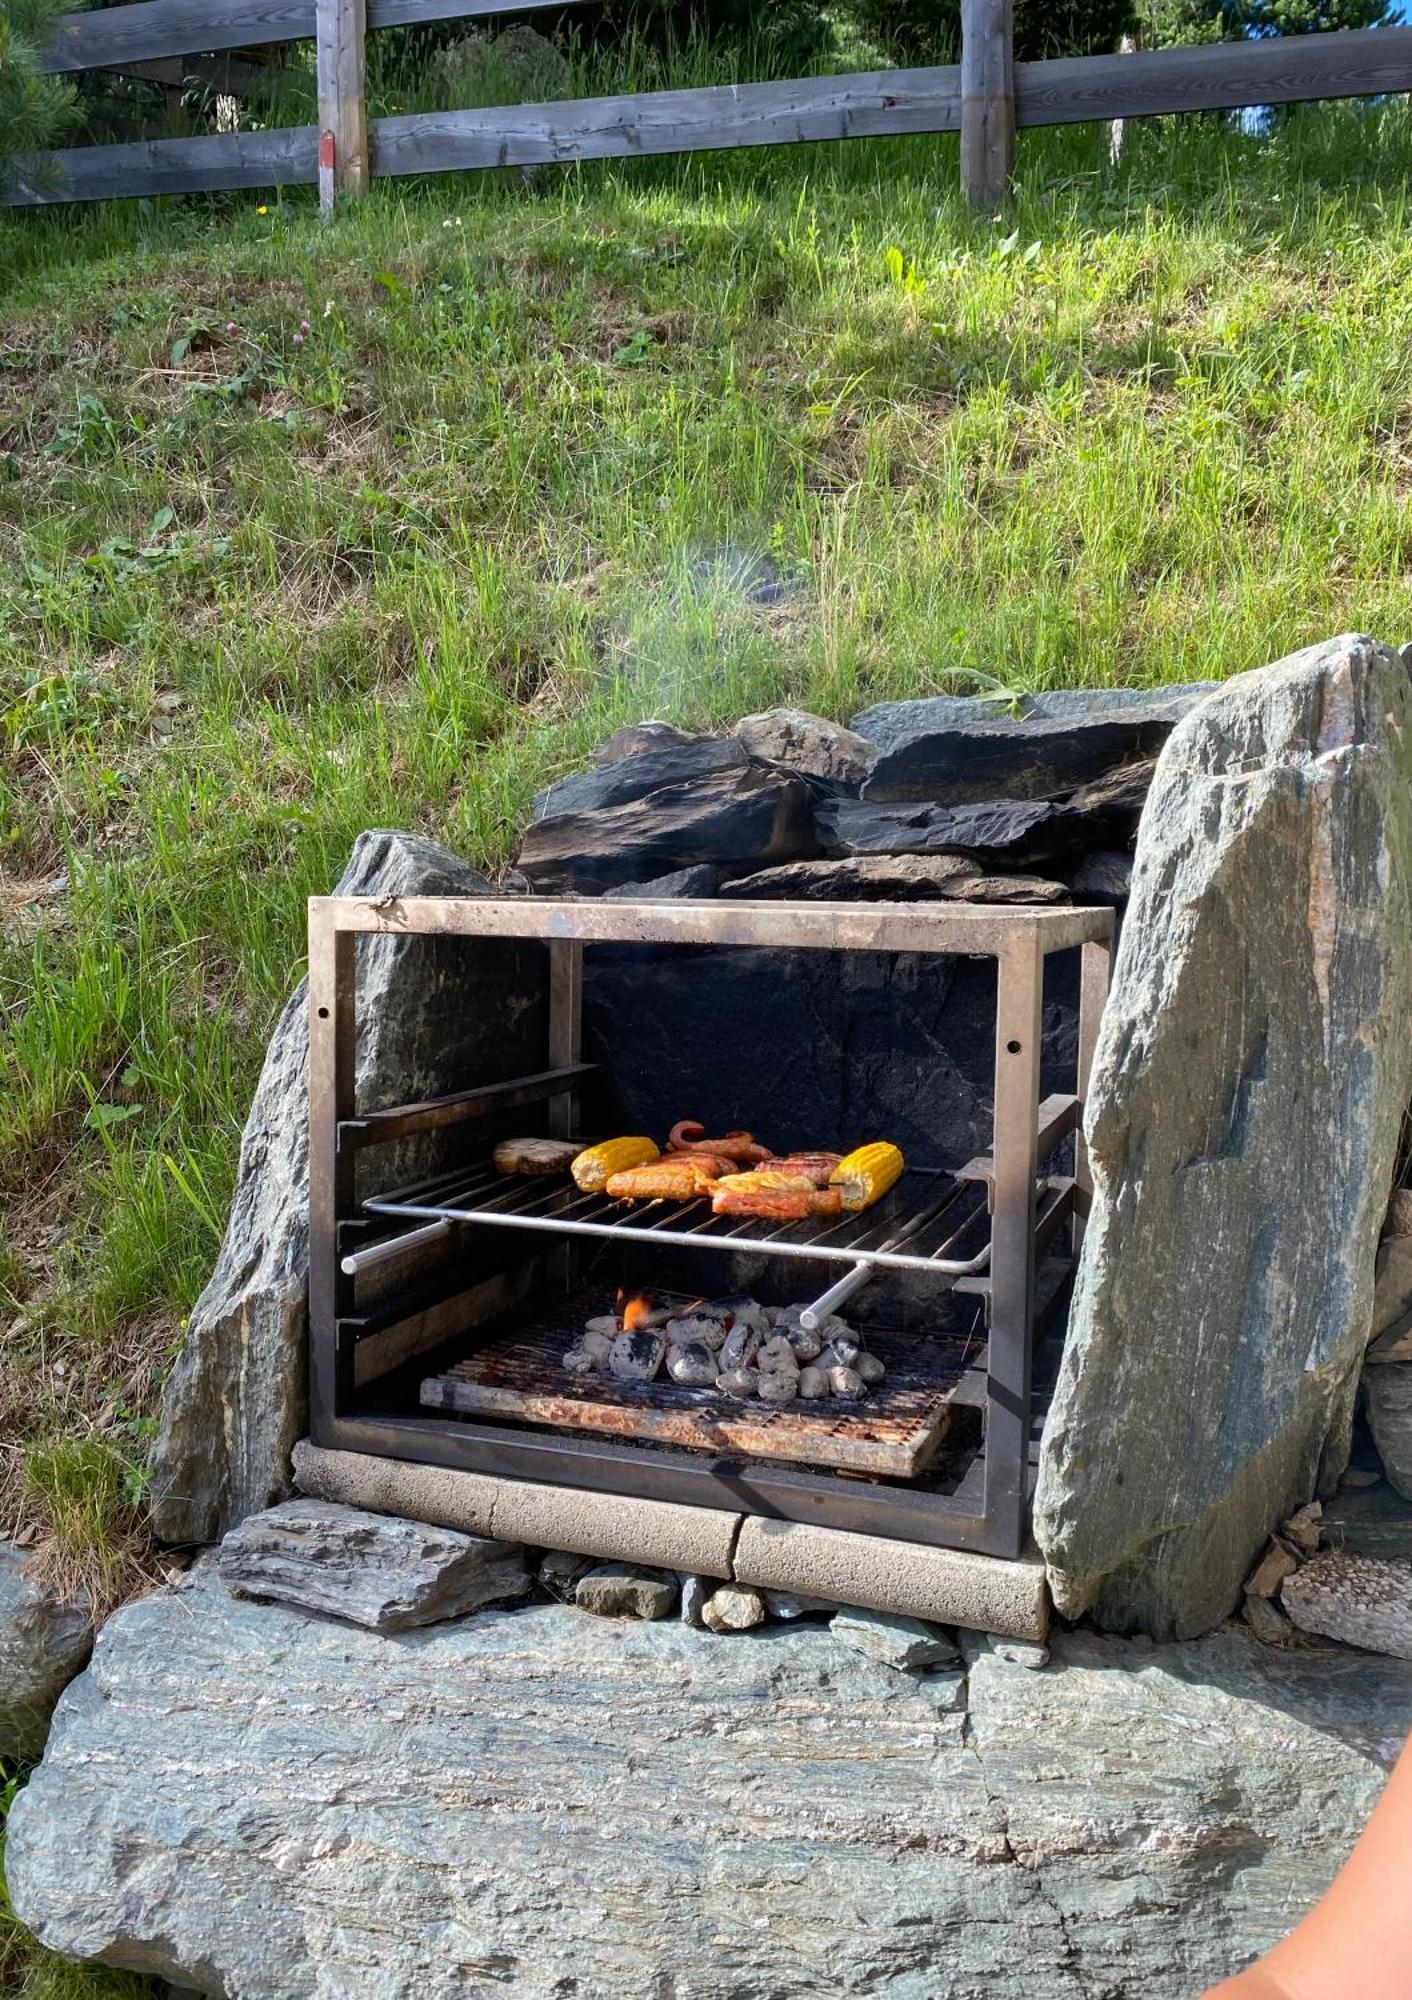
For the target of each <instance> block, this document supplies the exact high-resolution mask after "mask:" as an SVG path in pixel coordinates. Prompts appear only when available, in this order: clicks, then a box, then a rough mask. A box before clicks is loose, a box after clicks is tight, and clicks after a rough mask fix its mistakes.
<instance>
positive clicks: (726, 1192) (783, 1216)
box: [711, 1187, 843, 1222]
mask: <svg viewBox="0 0 1412 2000" xmlns="http://www.w3.org/2000/svg"><path fill="white" fill-rule="evenodd" d="M711 1210H712V1213H713V1214H715V1215H756V1216H759V1217H761V1218H762V1220H764V1221H767V1222H804V1221H805V1220H807V1218H808V1217H809V1216H811V1215H842V1213H843V1197H842V1195H841V1194H840V1193H839V1191H838V1189H837V1188H794V1189H788V1188H741V1187H734V1188H725V1187H718V1188H717V1189H716V1191H715V1193H714V1194H713V1195H712V1197H711Z"/></svg>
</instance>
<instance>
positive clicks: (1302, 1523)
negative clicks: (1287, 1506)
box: [1280, 1500, 1324, 1556]
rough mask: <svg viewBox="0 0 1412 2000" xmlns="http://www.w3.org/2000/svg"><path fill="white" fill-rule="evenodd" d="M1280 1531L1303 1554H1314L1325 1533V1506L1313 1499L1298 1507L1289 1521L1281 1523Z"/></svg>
mask: <svg viewBox="0 0 1412 2000" xmlns="http://www.w3.org/2000/svg"><path fill="white" fill-rule="evenodd" d="M1280 1533H1281V1535H1282V1536H1283V1537H1284V1539H1285V1540H1286V1541H1287V1542H1289V1543H1291V1544H1292V1546H1293V1547H1294V1548H1296V1549H1298V1550H1299V1552H1300V1554H1301V1555H1306V1556H1312V1555H1313V1553H1314V1551H1315V1550H1316V1549H1317V1548H1318V1546H1319V1543H1320V1540H1321V1539H1322V1537H1323V1533H1324V1510H1323V1507H1322V1506H1321V1505H1320V1503H1319V1502H1318V1501H1317V1500H1311V1501H1310V1502H1309V1503H1308V1505H1307V1506H1304V1507H1299V1508H1297V1509H1296V1510H1295V1512H1294V1513H1293V1514H1291V1515H1290V1517H1289V1519H1288V1520H1287V1521H1282V1522H1281V1523H1280Z"/></svg>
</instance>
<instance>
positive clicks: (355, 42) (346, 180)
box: [315, 0, 369, 215]
mask: <svg viewBox="0 0 1412 2000" xmlns="http://www.w3.org/2000/svg"><path fill="white" fill-rule="evenodd" d="M367 26H368V9H367V0H317V4H316V9H315V41H316V70H317V79H318V89H319V207H320V208H321V209H322V210H323V212H324V214H325V215H329V214H331V213H332V211H333V204H334V197H335V196H336V195H338V194H366V193H367V192H368V180H369V174H368V104H367V98H366V95H365V93H364V55H363V46H364V42H365V40H366V36H367Z"/></svg>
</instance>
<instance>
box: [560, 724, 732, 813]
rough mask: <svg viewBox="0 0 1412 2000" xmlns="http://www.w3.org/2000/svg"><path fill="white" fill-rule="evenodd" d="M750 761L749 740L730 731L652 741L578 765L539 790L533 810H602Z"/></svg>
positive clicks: (567, 811)
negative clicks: (589, 766)
mask: <svg viewBox="0 0 1412 2000" xmlns="http://www.w3.org/2000/svg"><path fill="white" fill-rule="evenodd" d="M749 762H750V759H749V757H748V756H747V755H746V752H745V746H744V745H743V744H741V743H736V742H733V741H732V739H731V738H730V737H728V736H702V737H697V738H695V739H693V740H691V741H688V742H685V743H671V742H660V743H654V744H653V746H652V747H651V748H650V749H643V750H640V751H639V752H637V754H636V755H634V756H628V757H623V758H620V759H619V760H618V761H617V762H616V763H611V764H609V763H604V764H598V765H596V767H595V768H594V769H593V770H591V771H574V772H572V773H570V775H569V776H568V777H567V778H559V779H556V781H555V782H554V783H553V784H552V785H548V786H546V787H545V789H544V790H543V791H542V792H537V793H536V794H535V801H534V816H535V818H536V819H549V818H552V817H554V816H555V815H558V814H562V813H588V812H601V811H602V810H603V809H604V807H605V806H621V805H626V804H627V803H628V802H629V801H630V800H633V799H643V798H646V797H647V795H648V794H649V793H650V792H658V791H661V790H662V788H663V786H665V785H682V784H690V783H693V782H694V781H695V780H696V779H698V778H708V777H711V776H713V775H714V774H715V773H716V772H719V771H743V770H745V769H746V767H747V766H748V764H749Z"/></svg>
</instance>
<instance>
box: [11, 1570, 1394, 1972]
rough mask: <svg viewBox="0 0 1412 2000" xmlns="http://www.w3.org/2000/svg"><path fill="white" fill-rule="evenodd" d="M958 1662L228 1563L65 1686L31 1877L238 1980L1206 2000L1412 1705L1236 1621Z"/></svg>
mask: <svg viewBox="0 0 1412 2000" xmlns="http://www.w3.org/2000/svg"><path fill="white" fill-rule="evenodd" d="M944 1678H945V1677H942V1679H938V1678H937V1677H934V1676H921V1677H917V1678H913V1677H912V1676H910V1675H904V1674H898V1673H894V1672H893V1671H891V1670H890V1669H889V1668H886V1667H883V1666H881V1665H879V1664H878V1663H877V1662H875V1661H872V1660H868V1659H864V1658H862V1657H860V1656H858V1655H856V1654H853V1653H850V1652H849V1651H848V1650H847V1649H845V1648H844V1647H841V1646H840V1645H838V1643H837V1642H836V1640H835V1639H834V1638H833V1636H832V1634H831V1633H830V1632H829V1631H828V1630H827V1628H825V1627H822V1626H817V1625H811V1624H809V1623H807V1622H805V1623H801V1624H795V1625H789V1626H784V1625H770V1626H766V1627H763V1628H761V1629H760V1630H758V1631H755V1632H752V1633H750V1634H749V1635H747V1636H746V1637H745V1638H743V1639H741V1640H739V1641H736V1642H733V1643H730V1644H723V1643H721V1642H720V1641H718V1640H716V1639H713V1638H710V1637H708V1636H707V1635H705V1634H703V1633H700V1632H696V1631H693V1630H691V1629H690V1628H689V1627H686V1626H683V1625H681V1624H679V1623H678V1622H676V1621H675V1620H673V1621H670V1622H663V1623H659V1624H646V1625H644V1624H636V1623H623V1622H617V1621H609V1620H598V1619H588V1618H584V1617H582V1616H580V1615H579V1614H577V1613H576V1612H575V1611H573V1610H572V1609H571V1608H568V1607H563V1606H557V1605H544V1606H535V1607H532V1608H526V1609H522V1610H519V1611H513V1612H498V1611H492V1612H487V1613H485V1614H483V1615H482V1616H480V1617H477V1618H475V1619H472V1620H469V1621H466V1622H464V1623H461V1624H456V1625H443V1626H436V1627H431V1628H429V1629H427V1630H425V1631H420V1632H413V1633H407V1634H403V1635H401V1636H398V1637H391V1638H389V1637H384V1636H380V1635H376V1634H373V1633H369V1632H364V1631H361V1630H359V1629H357V1628H349V1627H344V1626H337V1625H333V1624H331V1623H329V1622H327V1621H324V1620H321V1619H315V1618H311V1617H309V1616H308V1615H307V1614H305V1613H301V1612H299V1611H296V1610H294V1609H292V1608H289V1607H285V1606H280V1605H258V1604H253V1603H249V1602H245V1601H241V1600H237V1599H233V1598H231V1597H229V1596H228V1595H227V1594H226V1593H225V1591H224V1590H223V1588H222V1586H221V1585H220V1582H219V1579H218V1578H217V1577H215V1576H214V1575H212V1574H211V1573H210V1572H209V1569H208V1568H207V1567H206V1566H202V1567H201V1568H200V1569H198V1572H197V1573H196V1575H195V1576H194V1578H193V1580H192V1581H191V1583H190V1585H189V1587H188V1588H187V1589H186V1590H184V1591H182V1592H173V1591H163V1592H160V1593H157V1594H155V1595H153V1596H151V1597H149V1598H146V1599H143V1600H142V1601H140V1602H139V1603H136V1604H133V1605H130V1606H129V1607H127V1608H126V1609H125V1610H124V1611H122V1612H120V1613H119V1614H118V1616H117V1617H116V1618H114V1619H113V1620H112V1621H110V1623H109V1624H108V1625H107V1626H106V1627H105V1629H104V1631H103V1633H102V1634H101V1636H100V1639H99V1643H98V1647H97V1650H96V1653H95V1656H94V1661H93V1665H92V1667H91V1668H90V1670H89V1671H88V1673H86V1674H85V1675H84V1676H82V1677H81V1678H80V1680H78V1681H77V1682H76V1683H75V1684H74V1686H73V1687H72V1688H70V1690H69V1691H68V1693H67V1694H66V1695H65V1696H64V1697H63V1700H62V1702H61V1704H60V1708H59V1712H58V1716H57V1718H56V1722H55V1727H54V1731H53V1734H52V1736H51V1739H50V1744H49V1749H48V1752H47V1754H46V1756H45V1759H44V1762H43V1763H42V1764H41V1765H40V1767H39V1769H38V1771H37V1773H36V1774H35V1776H34V1778H33V1779H32V1780H31V1782H30V1785H29V1787H28V1789H27V1790H26V1792H24V1793H23V1794H22V1795H21V1797H20V1798H19V1800H18V1801H17V1803H16V1806H15V1808H14V1811H13V1814H12V1816H11V1820H10V1829H9V1847H8V1853H7V1869H8V1876H9V1883H10V1889H11V1893H12V1895H13V1898H14V1902H15V1906H16V1909H17V1911H18V1914H19V1916H20V1917H21V1919H22V1920H23V1921H24V1922H26V1923H27V1924H29V1925H30V1926H31V1927H32V1928H33V1929H34V1930H35V1931H36V1932H37V1934H38V1935H39V1937H40V1938H41V1940H42V1941H43V1942H44V1943H46V1944H48V1945H49V1946H51V1947H52V1948H54V1949H57V1950H59V1951H62V1952H65V1953H67V1954H68V1955H70V1956H74V1957H80V1958H90V1959H91V1958H101V1959H103V1960H104V1961H106V1962H108V1963H110V1964H114V1965H124V1966H130V1967H133V1968H135V1969H137V1970H141V1971H148V1972H154V1973H156V1974H158V1975H159V1976H163V1977H167V1978H170V1979H174V1980H176V1981H178V1982H179V1983H181V1984H182V1985H185V1986H189V1987H192V1988H194V1989H195V1990H196V1991H198V1992H201V1993H205V1994H212V1995H214V1994H218V1993H226V1994H230V1995H239V1996H240V2000H327V1996H330V1995H332V1994H337V1993H347V1994H353V1993H356V1994H358V1995H359V1997H360V2000H404V1996H405V1995H407V1994H410V1993H416V1994H418V1995H419V1996H425V2000H463V1996H465V1995H466V1994H468V1993H478V1992H483V1991H489V1990H491V1989H492V1988H493V1989H494V1990H495V1991H498V1992H507V1993H524V1994H529V1995H539V1994H545V1995H547V1994H550V1993H553V1992H556V1991H560V1992H563V1991H568V1990H570V1989H572V1990H574V1991H576V1992H578V1993H580V1994H583V1995H585V1996H592V2000H599V1996H602V2000H609V1997H610V1996H616V1995H619V1994H626V1993H646V1992H669V1991H676V1992H679V1993H682V1994H690V1995H691V1996H692V1997H693V2000H734V1997H735V1996H739V1995H741V1994H743V1993H749V1994H750V1995H751V1996H752V2000H795V1997H796V1996H798V1995H800V1994H802V1993H810V1994H814V1993H820V1994H837V1995H840V1996H842V1995H845V1994H856V1993H863V1992H882V1991H883V1990H886V1992H887V1994H888V1996H889V2000H1021V1996H1024V2000H1030V1996H1032V1995H1036V1994H1043V1995H1044V1996H1045V2000H1050V1997H1051V1996H1055V2000H1092V1996H1094V1995H1097V1994H1100V1993H1102V1994H1112V1995H1115V1996H1116V1995H1118V1994H1128V1993H1139V1992H1140V1993H1142V1994H1144V1995H1145V1996H1147V2000H1191V1996H1192V1995H1193V1994H1195V1993H1198V1992H1200V1991H1202V1990H1203V1989H1204V1987H1205V1986H1206V1985H1207V1984H1209V1983H1211V1982H1213V1981H1214V1980H1217V1979H1219V1978H1221V1977H1224V1976H1225V1975H1227V1974H1229V1973H1231V1972H1232V1971H1234V1970H1236V1969H1237V1968H1238V1967H1240V1966H1242V1965H1243V1964H1245V1963H1246V1962H1247V1961H1248V1960H1249V1959H1251V1958H1252V1957H1254V1956H1255V1955H1256V1954H1257V1953H1259V1952H1260V1951H1262V1950H1264V1949H1265V1948H1267V1947H1268V1946H1269V1945H1270V1944H1272V1943H1273V1942H1274V1941H1275V1940H1276V1939H1277V1938H1278V1937H1280V1936H1281V1935H1283V1934H1284V1932H1285V1931H1286V1930H1287V1929H1288V1928H1289V1926H1290V1925H1291V1923H1293V1922H1294V1921H1295V1920H1296V1919H1297V1918H1298V1917H1299V1916H1300V1915H1301V1914H1302V1913H1303V1912H1304V1911H1305V1910H1307V1909H1308V1908H1309V1907H1310V1906H1311V1905H1312V1904H1313V1903H1314V1902H1315V1900H1316V1899H1317V1898H1318V1896H1319V1895H1320V1894H1321V1893H1322V1891H1323V1890H1324V1888H1325V1887H1326V1886H1327V1884H1328V1882H1329V1881H1330V1879H1331V1878H1332V1876H1333V1874H1334V1872H1335V1871H1336V1869H1337V1867H1338V1866H1339V1864H1340V1863H1341V1861H1342V1860H1343V1858H1344V1856H1345V1855H1346V1854H1347V1852H1348V1850H1349V1848H1350V1846H1351V1845H1352V1842H1353V1840H1354V1838H1355V1837H1356V1835H1357V1833H1358V1832H1359V1830H1360V1829H1361V1827H1362V1825H1363V1822H1364V1821H1365V1819H1366V1817H1367V1814H1368V1812H1369V1810H1370V1808H1371V1806H1372V1804H1373V1802H1374V1800H1375V1799H1376V1797H1377V1796H1378V1793H1379V1791H1380V1789H1381V1786H1382V1782H1383V1779H1384V1775H1385V1768H1386V1765H1387V1764H1388V1763H1389V1762H1390V1761H1391V1759H1392V1757H1393V1756H1394V1755H1395V1754H1396V1751H1397V1749H1398V1748H1399V1747H1400V1744H1401V1740H1402V1738H1403V1736H1404V1735H1405V1733H1406V1730H1407V1727H1408V1723H1409V1720H1412V1712H1410V1711H1412V1691H1409V1687H1408V1681H1407V1675H1406V1670H1405V1667H1404V1666H1403V1665H1402V1663H1400V1662H1396V1661H1391V1660H1378V1659H1375V1658H1372V1657H1371V1656H1369V1655H1365V1654H1353V1653H1348V1654H1339V1653H1334V1654H1329V1655H1326V1656H1325V1657H1322V1658H1320V1659H1318V1660H1316V1661H1313V1662H1310V1661H1309V1660H1307V1659H1301V1658H1300V1656H1298V1655H1288V1654H1275V1653H1267V1652H1265V1651H1264V1650H1263V1649H1262V1648H1260V1647H1258V1646H1256V1645H1254V1644H1253V1643H1252V1642H1250V1641H1249V1640H1248V1639H1246V1638H1243V1637H1240V1636H1237V1635H1235V1634H1233V1633H1222V1634H1219V1635H1217V1636H1216V1637H1215V1638H1213V1639H1211V1640H1208V1641H1206V1642H1203V1643H1201V1644H1192V1645H1184V1646H1167V1647H1153V1646H1140V1645H1135V1644H1132V1643H1125V1642H1121V1641H1116V1640H1103V1639H1100V1638H1094V1637H1088V1638H1085V1637H1083V1636H1082V1635H1065V1636H1063V1637H1061V1638H1060V1639H1059V1640H1058V1641H1057V1642H1056V1645H1055V1657H1054V1663H1053V1665H1052V1667H1051V1669H1050V1671H1049V1672H1048V1673H1045V1674H1031V1673H1027V1672H1026V1671H1025V1670H1024V1669H1023V1668H1019V1667H1015V1666H1012V1665H1010V1664H1009V1663H1007V1662H1006V1661H1004V1660H1003V1659H1001V1658H999V1657H998V1656H994V1655H987V1656H984V1657H982V1658H980V1659H978V1660H977V1661H976V1663H975V1665H974V1666H973V1668H972V1671H971V1674H970V1677H969V1682H968V1685H967V1690H966V1693H967V1697H968V1711H962V1710H957V1709H953V1708H947V1707H944V1706H943V1702H944V1701H946V1700H954V1699H955V1698H956V1695H957V1693H958V1692H959V1689H958V1688H956V1687H952V1686H950V1685H943V1681H944ZM629 1751H630V1753H631V1754H628V1753H629ZM115 1772H119V1773H121V1782H120V1783H115V1782H114V1778H113V1774H114V1773H115Z"/></svg>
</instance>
